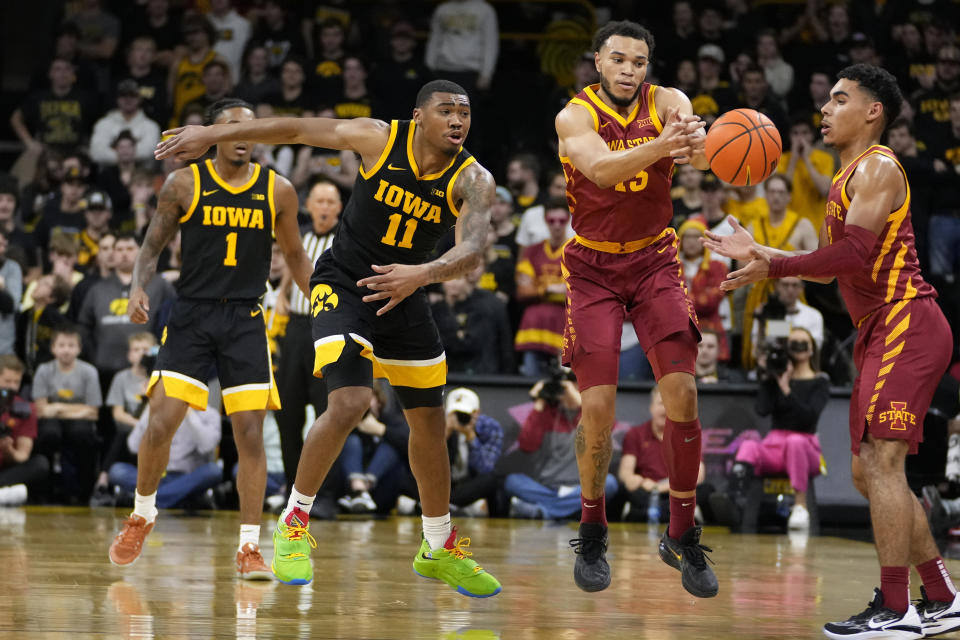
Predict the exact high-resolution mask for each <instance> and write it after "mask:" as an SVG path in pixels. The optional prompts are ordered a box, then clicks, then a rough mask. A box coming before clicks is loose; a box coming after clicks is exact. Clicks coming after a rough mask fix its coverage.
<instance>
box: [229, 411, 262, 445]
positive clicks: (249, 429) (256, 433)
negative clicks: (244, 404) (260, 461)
mask: <svg viewBox="0 0 960 640" xmlns="http://www.w3.org/2000/svg"><path fill="white" fill-rule="evenodd" d="M258 413H259V412H246V411H242V412H239V413H235V414H234V415H233V416H232V419H231V422H232V423H233V438H234V440H235V441H236V443H237V450H238V452H241V451H242V452H244V453H250V452H259V451H263V418H262V416H259V415H257V414H258Z"/></svg>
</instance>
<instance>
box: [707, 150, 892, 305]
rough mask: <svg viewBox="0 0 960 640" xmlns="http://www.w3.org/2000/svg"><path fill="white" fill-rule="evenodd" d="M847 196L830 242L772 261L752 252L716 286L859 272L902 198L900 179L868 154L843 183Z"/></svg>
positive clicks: (885, 163)
mask: <svg viewBox="0 0 960 640" xmlns="http://www.w3.org/2000/svg"><path fill="white" fill-rule="evenodd" d="M847 193H848V194H849V195H850V207H849V209H848V210H847V216H846V220H845V224H844V235H843V237H842V238H833V239H832V240H833V241H832V242H831V243H829V244H827V245H826V246H821V247H820V248H819V249H817V250H816V251H812V252H810V253H808V254H806V255H803V256H794V257H789V258H778V257H772V256H770V255H769V254H766V253H765V252H763V251H760V250H757V249H754V250H753V258H754V259H753V260H751V262H750V263H749V264H748V265H747V266H746V267H744V268H743V269H740V270H739V271H734V272H732V273H730V274H728V275H727V280H725V281H724V282H723V283H721V285H720V286H721V288H722V289H724V290H727V291H729V290H731V289H736V288H738V287H742V286H744V285H747V284H750V283H752V282H757V281H759V280H763V279H765V278H768V277H770V278H784V277H787V276H798V277H802V278H805V279H820V278H831V277H835V276H840V275H844V274H847V273H853V272H856V271H857V270H859V269H863V268H864V266H865V265H866V264H867V262H868V260H869V259H870V256H871V254H872V253H873V249H874V247H875V246H876V244H877V240H878V236H879V235H880V233H881V232H882V231H883V228H884V226H886V224H887V219H888V217H889V216H890V213H891V212H892V211H895V210H896V209H897V208H899V207H900V206H902V205H903V202H904V200H905V199H906V180H905V179H904V178H903V173H902V172H901V171H900V168H899V167H898V166H897V163H896V162H894V161H893V160H892V159H890V158H888V157H886V156H883V155H880V154H874V155H871V156H870V157H868V158H867V159H865V160H864V161H863V162H861V163H860V165H859V166H858V167H857V170H856V172H855V173H854V174H853V176H852V177H851V178H850V180H849V181H848V182H847ZM828 240H829V239H828Z"/></svg>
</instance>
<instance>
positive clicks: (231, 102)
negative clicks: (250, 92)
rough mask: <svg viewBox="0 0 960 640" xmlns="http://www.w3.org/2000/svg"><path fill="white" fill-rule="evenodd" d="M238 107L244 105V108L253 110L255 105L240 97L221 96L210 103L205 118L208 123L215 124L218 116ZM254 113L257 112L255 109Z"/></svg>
mask: <svg viewBox="0 0 960 640" xmlns="http://www.w3.org/2000/svg"><path fill="white" fill-rule="evenodd" d="M237 107H242V108H244V109H249V110H250V111H253V105H252V104H250V103H249V102H247V101H246V100H241V99H240V98H221V99H220V100H217V101H216V102H214V103H213V104H212V105H210V107H209V108H208V109H207V114H206V118H205V120H206V122H207V124H213V123H214V122H216V121H217V118H219V117H220V114H221V113H223V112H224V111H226V110H227V109H235V108H237ZM254 113H256V112H255V111H254Z"/></svg>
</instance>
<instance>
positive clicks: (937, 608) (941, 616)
mask: <svg viewBox="0 0 960 640" xmlns="http://www.w3.org/2000/svg"><path fill="white" fill-rule="evenodd" d="M920 596H921V598H920V600H918V601H917V614H918V615H919V616H920V626H921V627H922V629H923V637H924V638H929V637H930V636H937V635H940V634H941V633H947V632H948V631H954V630H955V629H960V593H957V594H954V596H953V600H952V601H950V602H938V601H936V600H928V599H927V590H926V589H924V588H923V587H920Z"/></svg>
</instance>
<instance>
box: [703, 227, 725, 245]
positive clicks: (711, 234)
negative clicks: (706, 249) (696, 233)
mask: <svg viewBox="0 0 960 640" xmlns="http://www.w3.org/2000/svg"><path fill="white" fill-rule="evenodd" d="M703 235H705V236H706V237H708V238H710V239H711V240H713V241H715V242H720V240H721V238H720V236H718V235H717V234H715V233H714V232H713V231H710V230H709V229H708V230H707V231H704V233H703Z"/></svg>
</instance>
